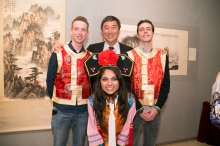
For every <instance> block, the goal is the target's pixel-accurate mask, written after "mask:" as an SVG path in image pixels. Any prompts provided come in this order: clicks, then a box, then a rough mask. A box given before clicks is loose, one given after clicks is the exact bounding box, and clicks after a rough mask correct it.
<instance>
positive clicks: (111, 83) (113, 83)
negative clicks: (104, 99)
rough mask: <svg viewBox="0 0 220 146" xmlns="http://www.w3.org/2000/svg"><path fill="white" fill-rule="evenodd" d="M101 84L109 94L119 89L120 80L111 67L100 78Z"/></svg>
mask: <svg viewBox="0 0 220 146" xmlns="http://www.w3.org/2000/svg"><path fill="white" fill-rule="evenodd" d="M100 84H101V88H102V90H103V91H104V92H105V93H107V94H109V95H112V94H114V93H116V92H117V91H118V89H119V81H118V79H117V77H116V74H115V73H114V72H113V71H112V70H110V69H106V70H105V71H104V73H103V74H102V77H101V79H100Z"/></svg>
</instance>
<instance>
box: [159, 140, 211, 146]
mask: <svg viewBox="0 0 220 146" xmlns="http://www.w3.org/2000/svg"><path fill="white" fill-rule="evenodd" d="M157 146H210V145H208V144H206V143H201V142H198V141H197V140H196V139H191V140H187V141H181V142H174V143H167V144H158V145H157Z"/></svg>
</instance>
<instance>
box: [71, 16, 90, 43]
mask: <svg viewBox="0 0 220 146" xmlns="http://www.w3.org/2000/svg"><path fill="white" fill-rule="evenodd" d="M70 33H71V35H72V41H73V42H75V43H77V44H82V43H83V41H84V40H85V39H86V37H87V36H88V25H87V24H86V23H85V22H83V21H78V20H77V21H74V22H73V23H72V28H71V30H70Z"/></svg>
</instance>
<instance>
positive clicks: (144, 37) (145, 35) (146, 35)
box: [137, 22, 154, 43]
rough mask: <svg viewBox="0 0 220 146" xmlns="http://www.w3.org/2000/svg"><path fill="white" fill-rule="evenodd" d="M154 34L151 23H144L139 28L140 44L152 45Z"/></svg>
mask: <svg viewBox="0 0 220 146" xmlns="http://www.w3.org/2000/svg"><path fill="white" fill-rule="evenodd" d="M153 36H154V32H153V29H152V25H151V24H150V23H146V22H145V23H142V24H140V25H139V27H138V33H137V37H138V38H139V40H140V43H147V42H148V43H150V42H151V41H152V39H153Z"/></svg>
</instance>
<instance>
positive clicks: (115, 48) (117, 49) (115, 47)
mask: <svg viewBox="0 0 220 146" xmlns="http://www.w3.org/2000/svg"><path fill="white" fill-rule="evenodd" d="M109 47H114V50H113V51H115V53H116V54H120V53H121V52H120V46H119V43H118V42H117V43H116V44H115V45H114V46H109V45H108V44H107V43H106V42H105V43H104V48H103V51H105V50H108V48H109Z"/></svg>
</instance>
